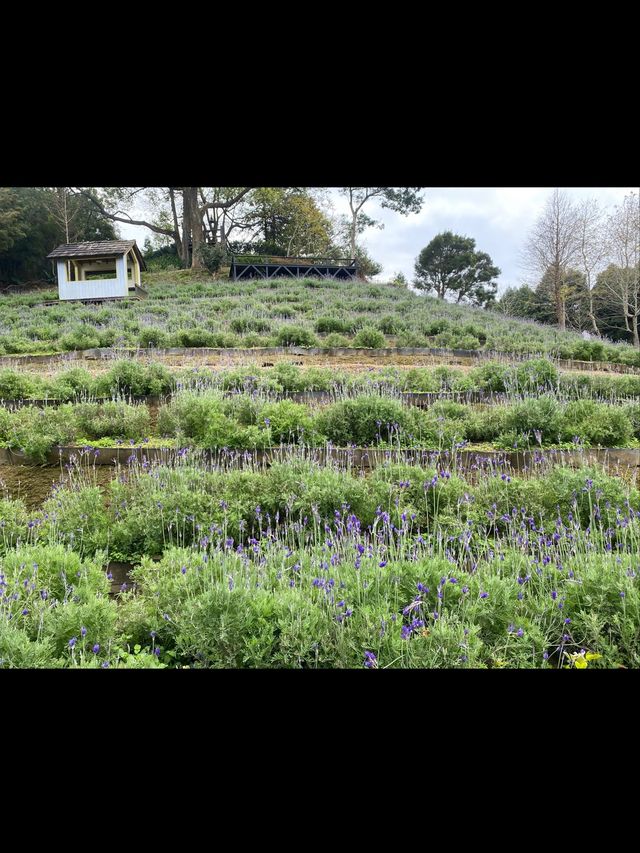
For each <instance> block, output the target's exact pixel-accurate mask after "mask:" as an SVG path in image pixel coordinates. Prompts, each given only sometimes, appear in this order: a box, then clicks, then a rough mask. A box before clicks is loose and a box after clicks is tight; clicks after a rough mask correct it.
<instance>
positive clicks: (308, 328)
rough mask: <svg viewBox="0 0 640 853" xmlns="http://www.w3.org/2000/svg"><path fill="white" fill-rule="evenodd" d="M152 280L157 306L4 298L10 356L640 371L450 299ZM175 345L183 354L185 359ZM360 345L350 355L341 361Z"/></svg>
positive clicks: (603, 347) (627, 349)
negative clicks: (560, 362)
mask: <svg viewBox="0 0 640 853" xmlns="http://www.w3.org/2000/svg"><path fill="white" fill-rule="evenodd" d="M144 285H145V288H147V289H148V297H147V299H146V300H144V301H142V302H131V301H127V302H124V301H116V302H110V303H105V304H104V305H102V306H100V305H96V304H91V305H83V304H82V303H78V302H67V303H59V304H56V305H52V306H49V307H42V306H39V303H41V302H42V295H40V294H35V293H26V294H21V295H14V296H2V297H0V300H1V303H2V309H3V310H2V312H1V314H0V356H12V355H21V354H23V355H29V356H38V355H43V356H47V355H52V354H55V353H62V352H68V353H74V352H81V351H87V352H89V353H90V352H92V351H93V352H94V353H95V354H96V355H97V357H102V355H103V354H104V353H105V352H107V351H108V352H110V353H111V354H114V352H117V351H120V353H122V354H124V352H125V351H127V352H129V351H131V350H133V351H135V350H137V349H138V348H140V349H145V350H146V349H149V350H154V351H157V350H160V351H162V352H163V353H165V354H164V355H161V356H160V357H161V358H163V359H165V358H166V359H169V358H174V359H179V358H183V359H184V358H188V357H190V356H189V353H192V355H193V357H211V358H215V359H217V360H218V361H221V360H222V358H223V357H228V358H232V357H234V355H233V353H234V352H235V353H236V354H237V356H236V357H239V358H251V357H254V358H259V357H260V356H265V357H266V358H269V356H268V355H267V353H268V352H270V353H274V352H275V351H274V350H273V349H269V350H266V349H264V348H265V347H266V348H273V347H280V348H283V349H282V350H281V352H282V353H283V355H282V357H285V354H286V349H285V348H291V347H296V348H299V349H300V352H301V353H303V357H304V358H306V359H309V358H317V359H320V358H325V357H327V356H329V357H331V359H332V360H335V359H336V358H345V359H347V358H349V359H350V360H355V361H356V362H360V363H366V362H367V361H368V362H374V361H375V360H376V359H380V358H384V359H385V360H389V359H394V360H404V361H405V363H411V362H412V360H413V361H415V362H418V361H419V360H424V359H431V360H432V361H433V360H434V359H436V358H443V357H448V356H447V354H451V353H452V351H454V352H456V353H459V355H458V356H456V357H457V358H461V359H463V358H469V360H471V358H476V359H477V358H478V353H480V354H482V357H487V354H490V353H497V352H501V353H503V354H504V356H505V357H507V358H523V357H525V358H526V357H531V356H532V354H536V355H546V356H547V357H550V358H554V359H572V360H575V361H581V362H590V363H593V364H592V366H593V367H595V366H596V364H595V363H596V362H600V363H603V362H604V363H606V364H612V365H619V368H615V369H630V368H638V367H640V352H638V351H637V350H634V348H633V347H631V346H628V345H624V344H610V343H607V342H605V341H596V340H589V341H586V340H583V339H582V337H581V336H580V335H578V334H576V333H571V332H559V331H558V330H557V329H554V328H552V327H550V326H543V325H540V324H536V323H532V322H526V321H522V320H517V319H512V318H508V317H504V316H502V315H500V314H497V313H494V312H490V311H484V310H480V309H473V308H469V307H464V306H460V305H453V304H448V303H445V302H443V301H442V300H438V299H432V298H430V297H425V296H419V295H417V294H416V293H413V292H412V291H410V290H408V289H407V288H406V287H398V286H397V285H391V284H373V283H367V282H363V281H351V280H344V281H337V280H332V279H317V278H304V279H303V278H300V279H297V278H296V279H293V278H287V279H282V278H280V279H271V278H270V279H247V280H245V279H243V280H241V281H233V280H231V281H229V280H221V279H216V280H214V279H212V278H211V277H210V276H206V277H204V276H203V277H199V276H198V274H195V275H194V274H193V273H192V272H191V271H189V270H181V271H172V272H171V271H168V272H164V273H147V274H146V275H145V277H144ZM54 296H55V294H54V293H52V294H51V298H53V297H54ZM174 348H184V349H181V353H182V355H180V354H178V353H176V351H175V349H174ZM345 348H347V349H345ZM349 349H350V350H351V355H350V356H347V355H343V354H342V353H344V352H346V351H348V350H349ZM196 350H197V351H196ZM169 352H173V353H175V354H173V355H169V354H168V353H169ZM290 352H291V350H290ZM465 352H466V353H467V354H468V355H467V356H465V355H464V353H465ZM221 353H222V355H220V354H221ZM224 353H227V354H228V355H227V356H224ZM251 353H253V355H251ZM312 353H316V355H311V354H312ZM575 366H576V367H577V366H578V365H577V364H576V365H575ZM611 369H613V368H611Z"/></svg>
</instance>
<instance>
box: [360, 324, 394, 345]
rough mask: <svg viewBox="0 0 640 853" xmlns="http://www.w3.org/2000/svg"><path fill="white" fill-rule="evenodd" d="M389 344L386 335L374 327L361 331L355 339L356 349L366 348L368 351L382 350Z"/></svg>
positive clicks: (366, 327) (367, 327)
mask: <svg viewBox="0 0 640 853" xmlns="http://www.w3.org/2000/svg"><path fill="white" fill-rule="evenodd" d="M386 344H387V342H386V340H385V337H384V335H383V334H382V332H381V331H379V330H378V329H375V328H373V327H372V326H365V327H364V328H362V329H360V331H359V332H358V333H357V334H356V336H355V338H354V339H353V345H354V347H365V348H367V349H382V348H383V347H385V346H386Z"/></svg>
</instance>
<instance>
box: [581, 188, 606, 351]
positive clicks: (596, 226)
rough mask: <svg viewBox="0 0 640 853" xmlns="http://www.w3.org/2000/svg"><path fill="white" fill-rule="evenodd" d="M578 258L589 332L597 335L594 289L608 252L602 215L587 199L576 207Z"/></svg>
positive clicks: (595, 201) (595, 204)
mask: <svg viewBox="0 0 640 853" xmlns="http://www.w3.org/2000/svg"><path fill="white" fill-rule="evenodd" d="M577 237H578V258H579V265H580V270H581V272H582V273H583V275H584V295H585V297H586V300H587V316H588V318H589V320H590V322H591V331H592V332H593V333H594V334H596V335H599V334H600V329H599V328H598V322H597V318H596V309H595V305H594V288H595V284H596V280H597V275H598V272H600V271H601V270H602V269H603V267H604V264H605V261H606V258H607V254H608V252H609V244H608V240H607V232H606V229H605V223H604V215H603V212H602V210H601V209H600V206H599V204H598V201H597V199H595V198H587V199H585V200H584V201H583V202H582V204H581V205H580V206H579V207H578V234H577Z"/></svg>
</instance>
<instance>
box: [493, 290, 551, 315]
mask: <svg viewBox="0 0 640 853" xmlns="http://www.w3.org/2000/svg"><path fill="white" fill-rule="evenodd" d="M495 307H496V310H498V311H500V313H502V314H506V315H507V316H509V317H527V318H530V319H532V320H538V321H539V322H548V317H547V315H546V311H545V310H544V307H543V306H542V305H541V303H540V297H539V295H538V294H537V293H536V291H535V290H533V289H532V288H531V287H529V286H528V285H527V284H523V285H522V286H521V287H508V288H507V289H506V290H505V291H504V293H503V294H502V296H501V297H500V299H499V301H498V302H497V303H496V306H495Z"/></svg>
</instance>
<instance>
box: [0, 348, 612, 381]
mask: <svg viewBox="0 0 640 853" xmlns="http://www.w3.org/2000/svg"><path fill="white" fill-rule="evenodd" d="M117 358H118V355H117V353H116V352H114V356H113V358H69V357H68V356H64V355H63V356H51V357H50V358H49V359H47V360H43V361H40V362H34V363H29V362H28V361H26V360H22V359H19V358H17V357H16V358H15V359H11V360H9V359H3V363H2V364H1V365H0V368H3V367H4V368H12V369H14V370H20V371H22V372H25V373H33V374H37V375H39V376H46V377H52V376H55V375H56V374H57V373H59V372H60V371H61V370H66V369H68V368H71V367H81V368H83V369H84V370H87V371H88V372H89V373H91V374H92V375H93V376H97V375H99V374H101V373H104V372H106V371H107V370H109V368H111V367H112V366H113V362H114V360H117ZM120 358H123V359H124V358H127V359H130V358H135V359H136V360H137V361H139V362H141V363H142V364H146V363H150V362H155V363H161V364H164V365H166V367H168V368H173V369H176V370H177V369H186V370H188V369H190V368H191V369H196V368H200V367H207V368H209V369H211V370H229V369H231V368H234V367H273V366H275V365H276V364H294V365H296V366H299V367H326V368H339V369H342V370H349V371H350V372H353V373H361V372H365V371H371V370H376V369H379V368H381V367H397V368H398V369H400V370H410V369H411V368H414V367H432V368H433V367H439V366H448V367H455V368H456V369H457V370H460V371H462V372H463V373H467V372H469V371H470V370H472V369H473V368H476V367H479V366H480V365H481V364H482V363H483V362H482V361H480V360H478V359H475V358H472V357H464V356H449V355H428V354H422V355H421V354H412V355H402V354H396V353H393V354H380V353H375V352H372V353H371V355H367V354H366V352H363V351H362V350H357V351H354V352H353V354H351V353H350V354H339V355H325V354H322V353H319V354H318V353H316V354H307V353H299V352H296V353H276V354H267V355H265V354H256V355H249V354H247V352H246V351H234V350H232V349H230V350H226V351H225V352H224V353H223V354H216V353H206V352H205V353H201V354H197V355H194V354H184V353H183V354H175V353H174V354H160V353H146V352H140V353H138V354H136V355H135V356H132V354H131V353H123V354H122V355H121V356H120ZM500 360H505V359H504V358H503V359H500ZM560 371H561V372H562V373H569V374H575V375H583V374H584V373H585V372H588V373H597V374H599V375H601V374H603V373H606V374H607V375H621V374H617V373H616V374H613V372H612V371H611V372H610V371H604V370H603V371H595V370H586V369H585V370H580V369H577V368H574V369H572V370H568V369H566V368H560Z"/></svg>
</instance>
